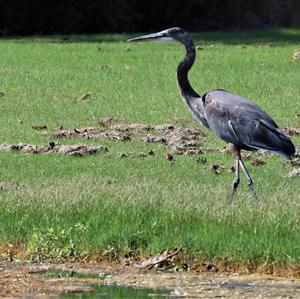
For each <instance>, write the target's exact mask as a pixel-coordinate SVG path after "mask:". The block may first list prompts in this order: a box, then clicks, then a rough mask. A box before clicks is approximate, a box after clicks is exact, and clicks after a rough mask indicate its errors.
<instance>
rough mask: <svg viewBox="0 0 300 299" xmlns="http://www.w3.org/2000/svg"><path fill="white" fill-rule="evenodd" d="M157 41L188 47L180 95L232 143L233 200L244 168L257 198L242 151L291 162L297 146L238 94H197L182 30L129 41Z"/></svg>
mask: <svg viewBox="0 0 300 299" xmlns="http://www.w3.org/2000/svg"><path fill="white" fill-rule="evenodd" d="M154 39H162V40H164V39H173V40H175V41H178V42H180V43H182V44H183V45H184V46H185V49H186V56H185V58H184V59H183V60H182V61H181V62H180V63H179V64H178V66H177V85H178V87H179V90H180V94H181V96H182V98H183V100H184V102H185V103H186V105H187V107H188V108H189V109H190V110H191V112H192V113H193V115H194V116H195V118H196V119H197V120H198V122H200V123H201V124H203V125H204V126H205V127H207V128H209V129H211V130H213V131H214V132H215V133H216V134H217V135H218V136H219V137H220V138H221V139H223V140H224V141H226V142H227V143H229V148H230V150H231V151H232V152H233V154H234V157H235V160H236V167H235V178H234V180H233V185H232V197H233V196H234V194H235V192H236V189H237V187H238V185H239V182H240V167H241V168H242V171H243V173H244V175H245V177H246V180H247V183H248V186H249V188H250V191H251V193H252V194H253V196H254V198H256V194H255V191H254V187H253V181H252V179H251V177H250V175H249V173H248V171H247V169H246V167H245V164H244V162H243V160H242V157H241V150H242V149H243V150H250V151H254V150H259V149H262V150H268V151H271V152H274V153H276V154H278V155H281V156H283V157H285V158H287V159H289V160H291V159H292V158H293V156H294V154H295V147H294V145H293V143H292V142H291V140H290V138H289V137H287V136H286V135H285V134H284V132H283V131H282V130H281V129H280V128H279V127H278V126H277V124H276V123H275V122H274V120H273V119H272V118H271V117H270V116H269V115H268V114H267V113H266V112H264V111H263V110H262V109H261V108H260V107H258V106H257V105H255V104H253V103H251V102H249V101H248V100H246V99H244V98H242V97H240V96H238V95H235V94H233V93H230V92H228V91H225V90H222V89H216V90H210V91H207V92H205V93H203V94H202V95H199V94H198V93H197V92H195V91H194V89H193V88H192V87H191V85H190V82H189V80H188V72H189V70H190V69H191V67H192V66H193V64H194V61H195V57H196V51H195V45H194V43H193V40H192V39H191V37H190V36H189V34H188V33H187V32H186V31H184V30H183V29H181V28H178V27H174V28H170V29H166V30H163V31H161V32H158V33H153V34H149V35H143V36H140V37H136V38H133V39H130V40H128V41H131V42H133V41H134V42H135V41H146V40H154Z"/></svg>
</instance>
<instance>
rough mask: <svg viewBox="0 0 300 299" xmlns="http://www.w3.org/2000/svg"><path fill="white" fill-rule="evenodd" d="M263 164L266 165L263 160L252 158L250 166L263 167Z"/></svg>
mask: <svg viewBox="0 0 300 299" xmlns="http://www.w3.org/2000/svg"><path fill="white" fill-rule="evenodd" d="M265 163H266V162H265V161H264V160H262V159H260V158H253V159H252V160H251V164H252V165H253V166H258V165H264V164H265Z"/></svg>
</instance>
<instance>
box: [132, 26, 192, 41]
mask: <svg viewBox="0 0 300 299" xmlns="http://www.w3.org/2000/svg"><path fill="white" fill-rule="evenodd" d="M187 36H188V34H187V32H186V31H184V30H183V29H182V28H179V27H173V28H169V29H166V30H163V31H160V32H157V33H152V34H147V35H142V36H139V37H135V38H132V39H129V40H128V42H139V41H150V40H163V41H164V40H175V41H179V42H182V41H183V40H184V39H185V38H186V37H187Z"/></svg>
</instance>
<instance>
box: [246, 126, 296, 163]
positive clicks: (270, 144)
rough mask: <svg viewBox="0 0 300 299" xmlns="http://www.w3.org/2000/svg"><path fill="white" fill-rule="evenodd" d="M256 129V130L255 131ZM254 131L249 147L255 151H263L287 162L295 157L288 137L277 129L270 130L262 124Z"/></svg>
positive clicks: (292, 145)
mask: <svg viewBox="0 0 300 299" xmlns="http://www.w3.org/2000/svg"><path fill="white" fill-rule="evenodd" d="M256 129H257V130H256ZM256 129H255V130H254V132H253V134H252V137H254V138H251V139H252V140H251V144H249V145H250V146H252V147H254V148H256V149H265V150H269V151H271V152H274V153H275V154H278V155H280V156H283V157H285V158H286V159H288V160H292V159H293V157H294V155H295V151H296V150H295V146H294V144H293V143H292V141H291V140H290V138H289V137H288V136H286V135H285V134H284V133H283V131H282V130H280V129H279V128H270V126H267V125H265V123H264V122H259V125H258V126H257V127H256Z"/></svg>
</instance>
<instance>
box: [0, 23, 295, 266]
mask: <svg viewBox="0 0 300 299" xmlns="http://www.w3.org/2000/svg"><path fill="white" fill-rule="evenodd" d="M299 36H300V29H290V30H287V29H285V30H284V29H281V30H269V31H261V32H233V33H229V32H228V33H222V32H215V33H201V34H194V35H193V37H194V40H195V43H196V44H197V45H201V47H202V49H203V50H199V51H198V53H197V54H198V56H197V60H196V63H195V66H194V67H193V69H192V71H191V73H190V81H191V83H192V85H193V86H194V88H195V89H196V90H197V91H198V92H199V93H201V92H203V91H205V90H209V89H215V88H222V89H226V90H229V91H232V92H234V93H237V94H239V95H241V96H244V97H246V98H249V99H251V100H252V101H253V102H255V103H257V104H259V105H260V106H261V107H263V108H264V110H265V111H267V112H268V113H269V114H270V115H271V116H272V117H273V118H274V119H275V120H276V122H277V123H278V124H279V125H280V126H281V127H295V126H299V125H300V117H299V113H300V105H299V103H300V84H299V82H300V61H298V62H294V61H293V60H292V59H291V57H292V55H293V53H294V52H295V51H300V37H299ZM127 38H129V36H127V35H104V36H102V35H96V36H69V37H67V38H65V37H60V36H54V37H43V38H42V37H29V38H6V39H1V40H0V61H1V64H0V92H3V94H2V96H1V97H0V114H1V117H0V140H1V143H20V142H23V143H31V144H47V143H48V142H50V141H52V140H53V138H52V137H49V136H48V135H42V134H41V133H40V132H39V131H36V130H33V129H32V125H47V127H48V131H49V132H51V131H53V130H54V129H56V128H58V127H59V126H63V127H64V128H67V129H73V128H81V127H89V126H97V125H98V124H97V123H98V119H99V118H100V117H103V116H110V117H114V118H116V119H118V120H120V121H122V122H133V123H150V124H163V123H170V124H174V125H176V126H189V127H199V126H198V124H196V122H194V121H193V119H192V116H191V114H190V113H189V112H188V111H187V109H186V107H185V105H184V104H183V103H182V100H181V99H180V96H179V93H178V90H177V87H176V81H175V69H176V65H177V63H178V62H179V60H180V59H181V58H182V56H183V55H184V51H183V49H182V47H181V46H180V45H178V44H175V43H164V44H160V43H144V44H134V45H133V44H128V43H126V42H125V41H126V39H127ZM87 93H89V94H90V96H89V97H87V99H85V100H80V97H82V95H85V94H87ZM297 115H298V116H297ZM201 129H202V130H203V131H204V132H205V133H207V137H205V147H207V148H220V147H223V146H224V145H225V143H224V142H223V141H221V140H219V139H218V138H217V137H216V136H215V135H214V134H213V133H212V132H209V131H208V130H207V129H205V128H204V127H201ZM292 139H293V142H294V143H295V145H296V148H298V149H299V148H300V137H299V136H295V137H293V138H292ZM59 142H60V143H68V144H76V143H92V144H102V145H105V146H107V147H108V149H109V152H108V153H107V154H99V155H95V156H87V157H82V158H79V157H69V156H61V155H56V154H44V155H43V154H41V155H32V154H20V153H4V152H0V161H1V169H0V181H2V182H5V183H9V184H11V185H13V186H15V188H12V189H9V190H7V191H1V192H0V244H3V246H4V247H3V248H5V244H6V243H7V242H10V243H12V244H17V245H20V246H23V248H25V249H26V250H27V252H28V254H33V255H34V254H36V255H42V256H43V255H44V256H48V257H59V256H62V257H64V256H77V255H81V254H83V253H87V252H88V253H91V254H92V253H93V254H94V253H97V252H101V251H103V250H106V252H107V253H108V254H111V255H122V254H124V253H130V254H136V253H137V254H142V255H144V254H153V253H157V252H158V251H160V250H162V249H165V248H173V247H178V246H182V248H183V250H184V252H185V253H186V254H187V255H194V256H197V257H198V258H199V259H203V260H214V261H216V262H217V261H224V260H226V261H228V262H232V263H239V262H242V263H249V262H250V263H257V264H274V263H275V264H284V265H286V266H290V265H293V266H297V265H298V266H299V263H300V217H299V215H300V194H299V190H300V180H299V177H291V178H290V177H286V175H287V174H288V173H289V172H290V171H291V170H292V166H291V165H289V164H288V163H286V162H285V161H284V160H283V159H282V158H280V157H278V156H274V155H264V156H262V158H263V159H264V160H265V162H266V163H265V164H264V165H261V166H252V165H251V164H250V162H249V161H250V160H247V161H246V164H247V165H248V167H249V171H250V173H251V175H252V177H253V179H254V183H255V188H256V192H257V194H258V196H259V198H260V201H259V202H254V201H253V200H252V199H251V196H250V195H249V192H248V188H247V185H246V183H245V180H243V178H242V181H241V185H240V187H239V188H240V189H239V192H238V193H237V196H236V198H235V200H234V201H233V202H232V203H231V204H229V203H228V194H229V192H230V188H231V182H232V180H233V174H232V173H230V172H227V171H223V172H221V173H220V174H218V175H216V174H215V173H214V172H213V171H211V167H212V165H213V164H222V165H224V167H226V168H229V167H230V166H232V165H233V164H234V163H233V160H232V157H231V156H230V155H228V154H227V155H226V154H222V153H220V152H219V151H210V152H206V153H204V154H203V155H204V157H205V158H206V160H207V163H205V164H203V163H197V161H196V160H197V157H198V156H185V155H183V156H176V157H175V163H174V164H173V165H171V163H170V162H169V161H167V160H166V159H165V155H166V153H167V152H168V148H167V147H165V146H163V145H157V144H145V143H139V142H113V141H107V140H100V141H99V140H82V139H79V138H75V139H74V138H69V139H61V140H59ZM149 150H153V151H155V153H156V155H155V156H154V157H147V158H127V159H120V157H119V153H120V152H127V151H132V152H141V151H145V152H147V151H149ZM258 156H260V154H258Z"/></svg>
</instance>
